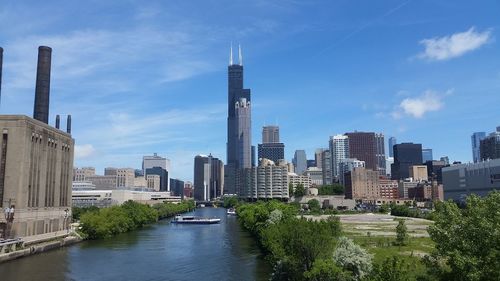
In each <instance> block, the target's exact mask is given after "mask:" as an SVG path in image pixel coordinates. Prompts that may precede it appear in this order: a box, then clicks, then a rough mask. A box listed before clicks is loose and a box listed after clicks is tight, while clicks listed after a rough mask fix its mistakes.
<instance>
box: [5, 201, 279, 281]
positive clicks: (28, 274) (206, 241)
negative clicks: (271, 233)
mask: <svg viewBox="0 0 500 281" xmlns="http://www.w3.org/2000/svg"><path fill="white" fill-rule="evenodd" d="M195 215H197V216H218V217H220V218H221V219H222V221H221V223H220V224H216V225H176V224H170V221H169V220H164V221H162V222H160V223H158V224H155V225H152V226H149V227H147V228H145V229H142V230H140V231H135V232H131V233H126V234H122V235H119V236H116V237H113V238H111V239H107V240H100V241H89V242H84V243H80V244H78V245H75V246H72V247H68V248H64V249H59V250H54V251H50V252H47V253H43V254H40V255H36V256H32V257H27V258H23V259H19V260H16V261H12V262H8V263H5V264H2V265H0V279H1V280H268V278H269V272H270V268H269V265H268V264H267V263H266V262H265V261H264V260H263V259H262V257H260V252H259V249H258V248H257V245H256V243H255V241H254V240H253V239H252V238H251V237H250V235H249V234H248V233H246V232H245V231H243V230H242V229H241V227H240V226H239V225H238V222H237V221H236V218H235V217H226V214H225V209H221V208H218V209H214V208H203V209H198V210H196V212H195Z"/></svg>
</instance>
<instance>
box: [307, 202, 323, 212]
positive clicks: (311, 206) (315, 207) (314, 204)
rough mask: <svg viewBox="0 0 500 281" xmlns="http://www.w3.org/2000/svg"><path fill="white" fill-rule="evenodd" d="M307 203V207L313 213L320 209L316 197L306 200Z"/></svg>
mask: <svg viewBox="0 0 500 281" xmlns="http://www.w3.org/2000/svg"><path fill="white" fill-rule="evenodd" d="M307 205H309V209H310V210H311V212H313V213H319V211H320V210H321V206H320V205H319V201H318V200H316V199H311V200H309V201H307Z"/></svg>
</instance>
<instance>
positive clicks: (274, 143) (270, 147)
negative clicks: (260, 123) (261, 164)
mask: <svg viewBox="0 0 500 281" xmlns="http://www.w3.org/2000/svg"><path fill="white" fill-rule="evenodd" d="M279 140H280V135H279V127H278V126H264V127H263V128H262V144H259V145H258V159H259V161H260V160H261V159H264V158H265V159H269V160H271V161H273V162H274V163H278V162H279V160H283V159H285V144H283V143H281V142H279Z"/></svg>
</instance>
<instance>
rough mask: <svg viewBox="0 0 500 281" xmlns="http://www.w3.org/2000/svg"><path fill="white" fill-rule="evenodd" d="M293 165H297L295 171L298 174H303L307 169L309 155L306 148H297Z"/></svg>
mask: <svg viewBox="0 0 500 281" xmlns="http://www.w3.org/2000/svg"><path fill="white" fill-rule="evenodd" d="M293 165H294V166H295V173H297V174H298V175H302V174H303V173H304V172H305V171H306V170H307V156H306V151H305V150H295V155H294V157H293Z"/></svg>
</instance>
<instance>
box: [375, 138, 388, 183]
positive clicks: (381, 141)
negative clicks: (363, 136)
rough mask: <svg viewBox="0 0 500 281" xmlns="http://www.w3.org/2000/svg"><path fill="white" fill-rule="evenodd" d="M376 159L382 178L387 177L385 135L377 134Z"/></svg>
mask: <svg viewBox="0 0 500 281" xmlns="http://www.w3.org/2000/svg"><path fill="white" fill-rule="evenodd" d="M375 145H376V148H375V157H376V158H377V171H378V172H379V173H380V175H381V176H385V175H386V167H385V138H384V134H382V133H378V134H377V133H376V134H375Z"/></svg>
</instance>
